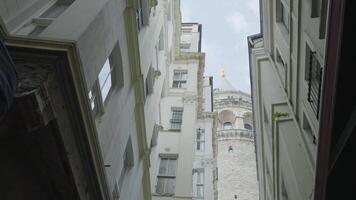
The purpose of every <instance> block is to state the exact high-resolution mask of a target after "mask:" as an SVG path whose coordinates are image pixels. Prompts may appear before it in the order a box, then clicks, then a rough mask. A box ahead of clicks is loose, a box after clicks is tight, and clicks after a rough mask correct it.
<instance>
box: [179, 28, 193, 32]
mask: <svg viewBox="0 0 356 200" xmlns="http://www.w3.org/2000/svg"><path fill="white" fill-rule="evenodd" d="M181 31H182V33H191V32H192V28H190V27H182V28H181Z"/></svg>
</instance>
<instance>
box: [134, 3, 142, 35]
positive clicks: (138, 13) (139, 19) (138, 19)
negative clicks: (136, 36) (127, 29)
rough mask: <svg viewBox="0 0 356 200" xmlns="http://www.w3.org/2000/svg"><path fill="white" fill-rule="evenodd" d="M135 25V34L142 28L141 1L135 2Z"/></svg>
mask: <svg viewBox="0 0 356 200" xmlns="http://www.w3.org/2000/svg"><path fill="white" fill-rule="evenodd" d="M136 24H137V32H139V31H140V30H141V29H142V26H143V11H142V0H137V8H136Z"/></svg>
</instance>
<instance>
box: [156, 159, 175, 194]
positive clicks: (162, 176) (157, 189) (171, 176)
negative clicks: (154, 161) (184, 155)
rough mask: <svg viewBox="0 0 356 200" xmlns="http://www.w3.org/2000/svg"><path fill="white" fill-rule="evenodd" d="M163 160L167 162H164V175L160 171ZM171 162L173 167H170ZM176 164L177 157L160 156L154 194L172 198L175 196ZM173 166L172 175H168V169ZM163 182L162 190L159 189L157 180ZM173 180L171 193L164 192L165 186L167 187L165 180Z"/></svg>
mask: <svg viewBox="0 0 356 200" xmlns="http://www.w3.org/2000/svg"><path fill="white" fill-rule="evenodd" d="M163 160H167V162H166V166H165V167H166V169H165V170H164V171H165V173H161V172H160V171H161V170H160V169H161V168H162V163H163V162H162V161H163ZM171 162H173V165H171V164H170V163H171ZM177 164H178V157H176V156H167V157H166V156H160V163H159V168H158V172H157V182H156V188H155V194H157V195H160V196H173V195H174V194H175V186H176V182H175V181H176V175H177V167H178V166H177ZM171 166H174V167H175V168H174V170H173V171H174V173H172V174H170V173H169V171H170V170H169V169H171V168H170V167H171ZM160 179H161V180H164V183H163V188H162V189H159V180H160ZM172 179H173V180H174V185H173V186H174V188H173V191H167V190H166V186H167V182H166V180H172ZM160 190H162V192H160Z"/></svg>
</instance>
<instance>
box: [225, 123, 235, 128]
mask: <svg viewBox="0 0 356 200" xmlns="http://www.w3.org/2000/svg"><path fill="white" fill-rule="evenodd" d="M227 124H230V125H227ZM223 128H224V129H233V125H232V122H224V124H223Z"/></svg>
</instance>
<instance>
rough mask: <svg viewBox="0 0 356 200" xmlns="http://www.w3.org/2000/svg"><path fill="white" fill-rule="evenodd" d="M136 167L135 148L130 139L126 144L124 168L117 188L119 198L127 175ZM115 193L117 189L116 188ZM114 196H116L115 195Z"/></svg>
mask: <svg viewBox="0 0 356 200" xmlns="http://www.w3.org/2000/svg"><path fill="white" fill-rule="evenodd" d="M133 166H134V154H133V148H132V142H131V137H129V139H128V141H127V143H126V148H125V152H124V155H123V167H122V169H121V172H120V177H119V182H118V186H116V187H117V193H118V194H117V196H120V192H121V189H122V185H123V184H124V180H125V177H126V175H127V174H128V173H129V171H130V170H131V169H132V168H133ZM114 192H115V188H114ZM113 196H114V194H113Z"/></svg>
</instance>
